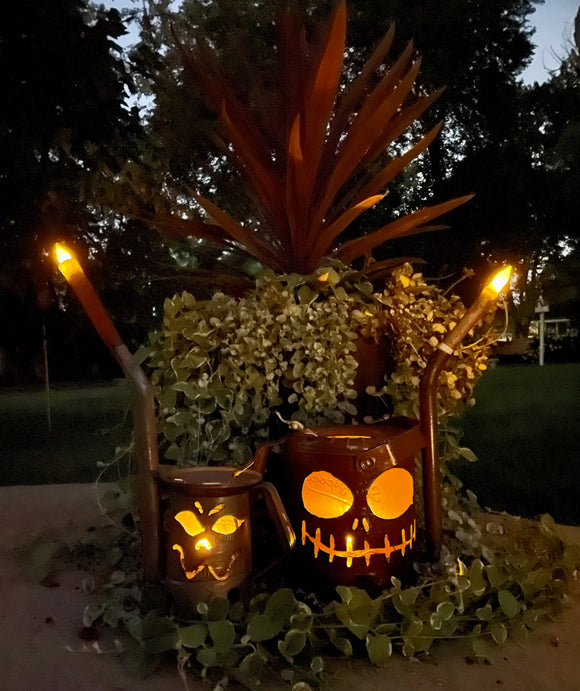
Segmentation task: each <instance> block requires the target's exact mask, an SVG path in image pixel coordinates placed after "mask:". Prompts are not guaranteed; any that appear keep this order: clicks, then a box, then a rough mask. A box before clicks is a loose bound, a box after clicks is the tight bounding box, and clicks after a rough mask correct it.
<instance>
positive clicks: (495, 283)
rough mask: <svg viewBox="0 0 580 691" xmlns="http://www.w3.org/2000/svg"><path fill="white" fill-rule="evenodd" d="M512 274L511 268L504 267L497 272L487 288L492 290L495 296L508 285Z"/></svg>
mask: <svg viewBox="0 0 580 691" xmlns="http://www.w3.org/2000/svg"><path fill="white" fill-rule="evenodd" d="M511 274H512V267H511V266H506V267H505V268H503V269H502V270H501V271H498V273H496V275H495V276H494V277H493V278H492V280H491V281H490V283H489V285H488V287H489V288H491V289H492V290H494V291H495V292H496V293H497V295H499V294H500V293H501V291H502V290H503V289H504V288H505V287H506V286H507V285H508V283H509V280H510V276H511Z"/></svg>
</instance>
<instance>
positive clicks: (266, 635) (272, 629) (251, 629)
mask: <svg viewBox="0 0 580 691" xmlns="http://www.w3.org/2000/svg"><path fill="white" fill-rule="evenodd" d="M282 628H283V626H282V625H281V624H278V623H276V622H273V621H272V620H271V619H270V617H269V616H267V615H266V614H256V616H255V617H253V619H252V620H251V621H250V623H249V624H248V629H247V633H248V636H249V637H250V640H251V641H256V642H257V641H269V640H270V639H271V638H274V636H276V635H278V634H279V633H280V631H281V630H282Z"/></svg>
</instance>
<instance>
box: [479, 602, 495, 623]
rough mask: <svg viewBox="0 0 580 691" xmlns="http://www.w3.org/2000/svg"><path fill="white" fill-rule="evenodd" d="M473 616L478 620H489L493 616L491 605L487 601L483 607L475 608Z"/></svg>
mask: <svg viewBox="0 0 580 691" xmlns="http://www.w3.org/2000/svg"><path fill="white" fill-rule="evenodd" d="M475 616H476V617H477V618H478V619H479V620H480V621H489V620H490V619H491V618H492V617H493V608H492V606H491V605H490V604H489V603H487V605H484V606H483V607H479V608H478V609H476V610H475Z"/></svg>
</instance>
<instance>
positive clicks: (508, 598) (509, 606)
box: [497, 590, 521, 619]
mask: <svg viewBox="0 0 580 691" xmlns="http://www.w3.org/2000/svg"><path fill="white" fill-rule="evenodd" d="M497 599H498V600H499V606H500V607H501V611H502V612H503V613H504V614H505V615H506V617H507V618H508V619H513V618H514V617H515V616H517V615H518V614H519V612H520V610H521V605H520V603H519V602H518V601H517V600H516V598H515V597H514V596H513V594H512V593H511V592H510V591H509V590H500V591H499V592H498V594H497Z"/></svg>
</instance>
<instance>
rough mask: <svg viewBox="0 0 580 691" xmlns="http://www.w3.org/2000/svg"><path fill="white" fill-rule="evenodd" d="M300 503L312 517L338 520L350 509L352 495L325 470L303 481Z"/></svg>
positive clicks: (339, 481)
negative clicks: (301, 502)
mask: <svg viewBox="0 0 580 691" xmlns="http://www.w3.org/2000/svg"><path fill="white" fill-rule="evenodd" d="M302 501H303V503H304V508H305V509H306V511H308V513H311V514H312V515H313V516H318V517H319V518H338V517H339V516H343V515H344V514H345V513H346V512H347V511H348V510H349V509H350V508H351V507H352V502H353V494H352V492H351V491H350V489H349V488H348V487H347V486H346V485H345V484H344V482H342V480H339V479H338V478H337V477H334V475H333V474H332V473H328V472H327V471H326V470H319V471H317V472H314V473H310V475H309V476H308V477H307V478H306V479H305V480H304V484H303V485H302Z"/></svg>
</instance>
